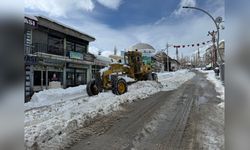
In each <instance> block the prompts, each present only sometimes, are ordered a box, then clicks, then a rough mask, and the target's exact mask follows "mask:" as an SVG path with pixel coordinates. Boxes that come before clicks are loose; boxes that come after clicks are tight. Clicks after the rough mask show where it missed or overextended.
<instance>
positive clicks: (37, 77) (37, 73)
mask: <svg viewBox="0 0 250 150" xmlns="http://www.w3.org/2000/svg"><path fill="white" fill-rule="evenodd" d="M41 77H42V73H41V71H34V86H41V85H42V84H41V82H42V81H41ZM43 85H46V74H45V71H43Z"/></svg>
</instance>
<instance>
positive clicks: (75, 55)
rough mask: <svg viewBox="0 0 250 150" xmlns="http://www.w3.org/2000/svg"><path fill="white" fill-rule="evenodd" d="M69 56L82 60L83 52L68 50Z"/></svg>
mask: <svg viewBox="0 0 250 150" xmlns="http://www.w3.org/2000/svg"><path fill="white" fill-rule="evenodd" d="M69 58H71V59H79V60H83V54H82V53H79V52H74V51H70V52H69Z"/></svg>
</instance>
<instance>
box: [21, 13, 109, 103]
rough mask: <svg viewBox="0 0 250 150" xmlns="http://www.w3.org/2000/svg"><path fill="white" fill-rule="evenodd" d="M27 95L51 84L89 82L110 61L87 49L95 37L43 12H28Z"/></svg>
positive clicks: (26, 43) (26, 42)
mask: <svg viewBox="0 0 250 150" xmlns="http://www.w3.org/2000/svg"><path fill="white" fill-rule="evenodd" d="M24 23H25V32H24V58H25V96H26V99H28V97H30V96H31V95H32V94H33V93H34V92H36V91H41V90H43V89H48V88H50V84H51V83H52V82H56V83H59V86H60V87H62V88H67V87H72V86H77V85H81V84H86V83H87V82H88V81H89V80H91V79H92V77H93V76H92V73H93V72H95V71H97V70H98V69H101V68H102V67H104V66H106V65H107V64H105V63H102V61H98V59H96V57H95V56H94V55H93V54H90V53H89V52H88V47H89V43H90V42H92V41H95V38H94V37H92V36H90V35H87V34H85V33H82V32H80V31H77V30H75V29H72V28H70V27H68V26H66V25H63V24H61V23H58V22H56V21H54V20H51V19H48V18H46V17H41V16H37V17H34V16H27V15H26V16H25V18H24Z"/></svg>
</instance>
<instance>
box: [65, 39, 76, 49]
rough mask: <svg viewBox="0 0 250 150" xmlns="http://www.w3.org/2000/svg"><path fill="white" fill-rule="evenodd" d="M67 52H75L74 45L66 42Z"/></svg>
mask: <svg viewBox="0 0 250 150" xmlns="http://www.w3.org/2000/svg"><path fill="white" fill-rule="evenodd" d="M66 47H67V51H75V44H74V43H72V42H69V41H67V46H66Z"/></svg>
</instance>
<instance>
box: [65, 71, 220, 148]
mask: <svg viewBox="0 0 250 150" xmlns="http://www.w3.org/2000/svg"><path fill="white" fill-rule="evenodd" d="M216 95H217V93H216V91H215V90H214V87H213V85H212V84H211V83H210V82H209V81H207V80H206V79H205V76H204V75H203V74H201V73H196V76H195V77H194V78H192V79H191V80H189V81H187V82H186V83H184V84H183V85H182V86H181V87H179V88H178V89H176V90H173V91H168V92H159V93H157V94H154V95H152V96H150V97H148V98H146V99H144V100H138V101H135V102H134V103H132V104H124V105H123V106H122V107H123V110H122V111H119V112H114V113H112V114H110V115H108V116H105V117H100V118H97V119H96V120H95V121H93V122H92V123H90V125H89V126H87V127H86V128H83V129H82V131H81V130H79V131H77V132H79V133H80V132H81V133H88V134H79V135H78V136H72V137H75V141H77V143H74V144H73V145H71V146H69V149H71V150H130V149H136V150H137V149H138V150H141V149H143V150H153V149H157V150H165V149H186V148H187V145H188V146H190V144H189V143H187V142H183V133H184V130H185V127H186V123H187V120H188V117H189V114H190V111H191V109H192V106H193V105H197V104H198V105H200V104H202V103H206V102H207V101H209V100H211V99H213V100H214V97H216ZM83 135H84V136H83ZM80 136H82V137H80ZM183 143H184V144H183ZM189 148H190V147H189Z"/></svg>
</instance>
